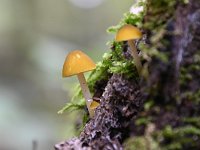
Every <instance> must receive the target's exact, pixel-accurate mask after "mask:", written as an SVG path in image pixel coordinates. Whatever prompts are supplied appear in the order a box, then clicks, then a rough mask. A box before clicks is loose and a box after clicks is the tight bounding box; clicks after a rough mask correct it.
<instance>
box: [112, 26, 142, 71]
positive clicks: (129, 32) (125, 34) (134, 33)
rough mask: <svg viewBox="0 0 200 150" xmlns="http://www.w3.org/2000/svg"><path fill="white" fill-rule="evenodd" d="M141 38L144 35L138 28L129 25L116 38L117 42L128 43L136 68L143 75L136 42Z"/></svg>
mask: <svg viewBox="0 0 200 150" xmlns="http://www.w3.org/2000/svg"><path fill="white" fill-rule="evenodd" d="M141 37H142V33H141V32H140V30H139V29H138V28H136V27H135V26H133V25H130V24H127V25H124V26H123V27H122V28H120V29H119V31H118V32H117V35H116V38H115V40H116V41H117V42H121V41H128V45H129V46H130V48H131V52H132V56H133V58H134V62H135V66H136V68H137V71H138V73H139V74H141V71H142V64H141V61H140V57H139V56H138V53H137V49H136V47H135V43H134V40H136V39H140V38H141Z"/></svg>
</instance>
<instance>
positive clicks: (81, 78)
mask: <svg viewBox="0 0 200 150" xmlns="http://www.w3.org/2000/svg"><path fill="white" fill-rule="evenodd" d="M77 76H78V80H79V83H80V86H81V89H82V92H83V96H84V97H85V100H86V105H87V109H88V111H89V114H90V117H92V116H93V115H92V114H94V113H93V112H92V110H91V109H90V105H91V103H92V101H93V100H92V96H91V94H90V91H89V88H88V86H87V82H86V80H85V76H84V74H83V73H79V74H77Z"/></svg>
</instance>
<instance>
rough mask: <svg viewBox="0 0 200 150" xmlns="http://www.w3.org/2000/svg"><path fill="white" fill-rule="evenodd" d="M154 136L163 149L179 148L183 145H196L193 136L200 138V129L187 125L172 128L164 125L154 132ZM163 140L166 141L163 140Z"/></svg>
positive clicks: (175, 149) (177, 149) (172, 149)
mask: <svg viewBox="0 0 200 150" xmlns="http://www.w3.org/2000/svg"><path fill="white" fill-rule="evenodd" d="M154 137H156V139H157V140H158V141H160V146H161V147H162V149H163V150H181V149H182V148H183V147H184V146H186V145H187V146H189V147H193V148H195V147H197V146H198V143H197V141H196V139H195V138H192V137H196V138H197V139H198V138H200V129H199V128H197V127H195V126H192V125H187V126H184V127H178V128H175V129H172V127H170V126H166V127H165V128H164V129H163V130H161V131H157V132H155V133H154ZM163 141H168V142H164V143H163Z"/></svg>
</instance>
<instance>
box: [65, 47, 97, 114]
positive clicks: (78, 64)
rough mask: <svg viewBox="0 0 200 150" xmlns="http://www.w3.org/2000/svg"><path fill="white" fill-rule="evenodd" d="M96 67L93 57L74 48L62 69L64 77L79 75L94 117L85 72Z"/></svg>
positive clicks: (88, 106)
mask: <svg viewBox="0 0 200 150" xmlns="http://www.w3.org/2000/svg"><path fill="white" fill-rule="evenodd" d="M95 68H96V65H95V63H94V62H93V61H92V59H90V57H88V56H87V55H86V54H85V53H83V52H82V51H80V50H74V51H72V52H70V53H69V54H68V55H67V57H66V59H65V62H64V65H63V70H62V76H63V77H69V76H73V75H77V77H78V80H79V82H80V86H81V89H82V92H83V96H84V97H85V99H86V105H87V108H88V111H89V114H90V117H92V116H93V115H92V114H94V113H93V112H92V111H93V110H92V109H90V105H91V103H92V101H93V100H92V96H91V94H90V91H89V88H88V86H87V82H86V80H85V77H84V74H83V73H84V72H87V71H91V70H93V69H95Z"/></svg>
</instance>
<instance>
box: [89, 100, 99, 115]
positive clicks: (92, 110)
mask: <svg viewBox="0 0 200 150" xmlns="http://www.w3.org/2000/svg"><path fill="white" fill-rule="evenodd" d="M99 105H100V104H99V103H98V102H96V101H94V100H93V101H92V103H91V104H90V109H91V112H92V113H91V116H94V112H95V109H96V108H97V107H98V106H99Z"/></svg>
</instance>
